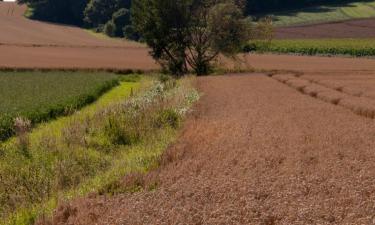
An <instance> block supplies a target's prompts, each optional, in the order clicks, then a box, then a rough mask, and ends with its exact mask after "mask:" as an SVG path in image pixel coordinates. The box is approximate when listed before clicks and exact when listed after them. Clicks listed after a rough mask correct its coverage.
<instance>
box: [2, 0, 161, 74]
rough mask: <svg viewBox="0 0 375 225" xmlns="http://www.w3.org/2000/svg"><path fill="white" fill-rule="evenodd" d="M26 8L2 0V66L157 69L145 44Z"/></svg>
mask: <svg viewBox="0 0 375 225" xmlns="http://www.w3.org/2000/svg"><path fill="white" fill-rule="evenodd" d="M25 10H26V7H25V6H19V5H17V4H15V3H9V2H8V3H6V2H0V28H1V32H0V67H11V68H14V67H16V68H72V69H75V68H91V69H107V68H116V69H143V70H151V69H158V66H157V65H156V64H155V62H154V61H153V60H152V59H151V58H150V57H149V56H148V49H147V48H146V47H145V46H144V45H142V44H139V43H135V42H130V41H122V40H113V39H108V38H103V37H102V38H98V37H95V36H94V35H93V34H90V33H89V32H88V31H84V30H82V29H80V28H77V27H69V26H63V25H57V24H49V23H45V22H39V21H34V20H29V19H26V18H25V17H23V14H24V12H25Z"/></svg>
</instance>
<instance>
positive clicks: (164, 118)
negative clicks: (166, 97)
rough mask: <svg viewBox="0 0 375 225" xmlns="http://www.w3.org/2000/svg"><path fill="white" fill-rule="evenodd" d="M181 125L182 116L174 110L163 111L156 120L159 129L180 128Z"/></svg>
mask: <svg viewBox="0 0 375 225" xmlns="http://www.w3.org/2000/svg"><path fill="white" fill-rule="evenodd" d="M180 124H181V116H180V115H179V114H178V113H177V112H176V111H175V110H174V109H164V110H161V111H160V112H159V113H158V114H157V116H156V120H155V125H156V127H158V128H161V127H166V126H169V127H172V128H178V127H179V126H180Z"/></svg>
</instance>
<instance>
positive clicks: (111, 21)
mask: <svg viewBox="0 0 375 225" xmlns="http://www.w3.org/2000/svg"><path fill="white" fill-rule="evenodd" d="M0 1H1V0H0ZM133 1H134V0H133ZM353 1H361V0H235V2H236V3H237V4H238V5H240V6H241V7H242V8H244V10H245V11H246V14H248V15H258V14H265V13H270V12H274V11H280V10H288V9H296V8H303V7H308V6H312V5H319V4H336V3H347V2H353ZM363 1H365V0H363ZM18 2H19V3H26V4H28V5H29V6H30V8H31V9H32V17H33V18H35V19H40V20H47V21H50V22H56V23H66V24H73V25H78V26H84V27H86V28H93V29H95V30H96V31H97V32H104V33H106V34H107V35H109V36H116V37H127V38H130V39H137V38H138V35H137V34H136V33H134V32H133V27H132V25H131V13H130V10H131V0H18Z"/></svg>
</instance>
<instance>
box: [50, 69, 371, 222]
mask: <svg viewBox="0 0 375 225" xmlns="http://www.w3.org/2000/svg"><path fill="white" fill-rule="evenodd" d="M296 79H298V78H296ZM198 87H199V89H200V90H201V91H202V92H203V93H204V95H203V97H202V99H201V101H200V102H199V103H198V104H197V105H196V107H195V112H194V115H193V116H191V117H190V118H189V119H188V121H187V122H186V126H185V128H184V130H183V132H182V134H181V137H180V138H179V141H178V142H177V143H176V144H175V145H174V146H172V147H171V148H170V149H169V150H168V151H167V154H166V155H167V156H169V157H167V158H168V159H169V163H167V164H164V166H162V167H161V169H160V170H159V171H158V172H157V177H158V181H159V182H158V183H159V186H158V187H157V189H156V190H155V191H144V192H140V193H136V194H124V195H117V196H115V197H108V196H107V197H103V196H91V197H89V198H84V199H77V200H75V201H73V202H72V203H70V204H68V205H65V206H61V207H60V209H59V211H58V212H57V213H56V214H55V220H54V223H55V224H373V223H374V222H375V217H374V216H375V205H374V202H375V179H374V177H375V164H374V163H373V162H374V160H375V152H374V151H373V146H374V145H375V139H374V131H375V124H374V123H373V120H371V119H368V118H366V117H362V116H357V115H355V114H354V113H352V112H351V111H350V110H348V109H347V108H345V107H342V106H340V105H335V104H332V103H325V102H323V101H321V100H320V99H319V98H317V97H316V96H314V98H313V97H310V96H307V95H303V94H301V93H300V92H299V91H296V90H294V89H293V88H290V87H288V86H287V85H284V84H283V83H281V82H278V81H277V79H276V77H273V78H271V77H268V76H264V75H261V74H246V75H228V76H217V77H205V78H199V79H198ZM171 156H172V157H171ZM171 159H172V160H171ZM69 212H74V213H69Z"/></svg>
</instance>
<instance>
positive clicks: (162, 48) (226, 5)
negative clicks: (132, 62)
mask: <svg viewBox="0 0 375 225" xmlns="http://www.w3.org/2000/svg"><path fill="white" fill-rule="evenodd" d="M132 21H133V26H134V28H135V31H137V32H138V33H139V34H140V35H141V36H142V38H143V39H144V40H145V41H146V43H147V44H148V45H149V46H150V47H151V49H152V50H151V55H152V56H153V57H154V58H155V59H156V60H157V61H158V62H159V63H160V64H161V65H162V66H163V68H165V69H167V70H169V71H170V72H172V73H174V74H176V75H183V74H185V73H187V72H188V69H189V68H192V69H193V70H194V71H195V72H196V73H197V74H198V75H203V74H207V73H209V72H210V70H211V68H212V62H213V61H214V60H215V59H217V57H218V56H219V55H220V54H223V55H226V56H232V55H235V54H236V53H238V52H239V51H240V50H241V47H242V46H243V45H244V44H245V42H246V41H247V40H248V39H249V37H250V36H249V34H250V20H249V19H248V18H246V17H244V16H243V13H242V10H241V8H240V7H239V6H238V5H237V4H235V2H234V1H231V0H222V1H219V0H178V1H176V0H134V1H133V7H132Z"/></svg>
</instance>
